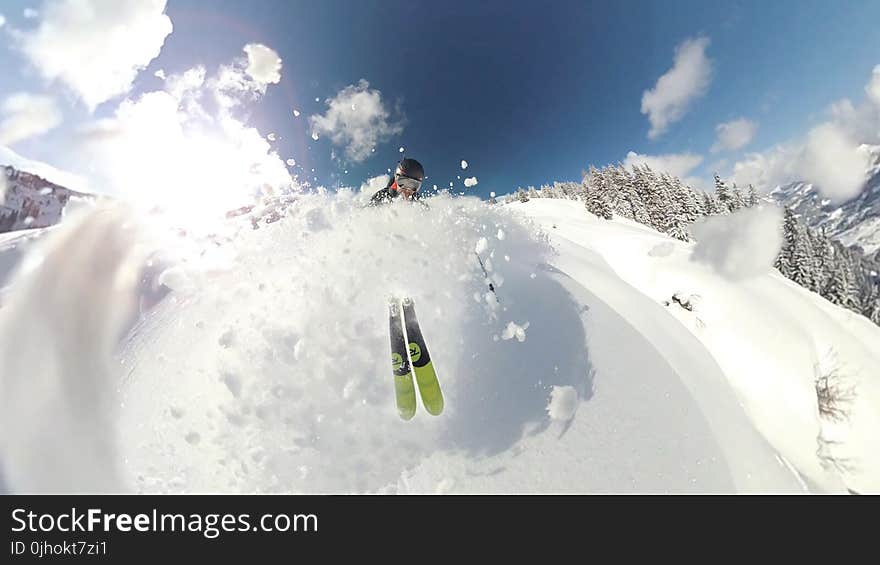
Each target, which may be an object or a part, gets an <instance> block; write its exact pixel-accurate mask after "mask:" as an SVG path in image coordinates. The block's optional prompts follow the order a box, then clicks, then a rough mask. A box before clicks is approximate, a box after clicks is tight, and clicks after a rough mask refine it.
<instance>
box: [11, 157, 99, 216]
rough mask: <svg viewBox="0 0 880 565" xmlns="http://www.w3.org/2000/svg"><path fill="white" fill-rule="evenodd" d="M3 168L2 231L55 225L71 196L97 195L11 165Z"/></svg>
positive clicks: (88, 197) (85, 197)
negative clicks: (85, 192)
mask: <svg viewBox="0 0 880 565" xmlns="http://www.w3.org/2000/svg"><path fill="white" fill-rule="evenodd" d="M2 169H3V171H2V174H3V176H4V180H5V189H6V190H5V197H4V198H0V232H7V231H13V230H20V229H27V228H45V227H48V226H52V225H55V224H57V223H58V222H59V221H61V217H62V215H63V214H64V208H65V207H66V206H67V204H68V202H70V199H71V198H83V199H91V198H93V197H92V196H91V195H87V194H84V193H81V192H76V191H73V190H70V189H68V188H65V187H63V186H60V185H57V184H54V183H51V182H49V181H47V180H45V179H43V178H41V177H39V176H37V175H34V174H31V173H27V172H24V171H20V170H18V169H15V168H13V167H11V166H8V165H7V166H3V167H2Z"/></svg>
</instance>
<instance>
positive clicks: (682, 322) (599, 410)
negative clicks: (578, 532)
mask: <svg viewBox="0 0 880 565" xmlns="http://www.w3.org/2000/svg"><path fill="white" fill-rule="evenodd" d="M428 203H429V205H430V210H427V211H426V210H422V209H421V207H415V206H409V205H407V204H406V203H404V202H397V203H394V204H392V205H389V206H387V207H384V208H379V209H370V208H364V207H363V204H364V201H363V196H362V195H358V194H355V193H352V192H345V191H343V192H341V193H339V194H312V195H302V196H301V197H300V198H299V199H298V200H297V201H296V203H295V205H291V206H289V207H288V208H286V209H285V210H284V212H283V214H280V215H279V217H278V218H277V219H276V220H274V221H273V222H271V223H269V224H265V225H263V226H261V229H256V230H255V229H251V226H250V225H249V221H248V220H245V221H244V222H243V223H244V225H245V227H246V229H242V230H239V231H235V232H234V234H233V235H230V237H229V238H228V240H224V242H221V243H219V244H218V243H212V244H211V245H208V246H205V247H204V248H203V249H200V250H198V252H197V253H193V254H192V255H191V256H189V257H185V258H183V260H181V261H179V262H178V263H177V264H175V265H173V266H170V267H169V268H167V269H166V270H165V271H164V272H162V273H161V274H160V275H159V279H160V280H162V281H164V282H165V283H166V284H167V286H168V287H169V288H171V289H172V290H171V292H170V294H169V295H168V296H166V297H165V298H164V299H163V300H161V301H160V302H158V303H157V304H156V305H155V307H154V308H152V309H151V310H149V311H148V312H146V314H145V315H144V316H143V317H142V319H141V320H140V322H139V323H138V324H137V325H136V326H135V327H134V328H133V329H132V330H131V331H128V332H126V333H125V334H124V337H123V338H122V339H121V341H120V338H119V335H120V329H121V328H123V327H124V319H125V315H124V312H125V311H127V310H129V309H130V307H131V304H132V303H134V302H135V301H136V300H137V297H138V294H139V293H140V292H141V291H140V290H139V289H140V287H139V285H138V280H139V275H140V273H142V272H143V266H144V264H145V262H146V260H145V258H144V256H143V254H142V252H143V247H144V245H143V243H144V241H143V239H139V238H143V237H144V236H143V235H138V234H137V233H135V232H134V231H133V230H132V227H131V218H130V217H126V216H125V215H124V214H121V213H119V212H117V211H115V210H113V209H103V208H96V209H94V210H91V211H88V212H86V211H83V213H82V215H80V216H78V217H76V218H69V219H66V220H65V221H64V222H63V223H62V224H61V225H60V226H57V227H56V228H53V229H52V230H51V231H50V232H48V233H46V234H45V237H42V238H40V239H39V240H38V241H36V242H31V243H29V244H27V245H28V247H27V251H26V252H25V253H24V254H22V253H21V249H22V247H21V246H20V244H19V246H18V247H17V248H16V250H15V251H14V253H16V254H18V255H17V258H12V257H13V256H12V253H13V251H11V250H10V248H9V247H8V246H4V245H2V244H0V263H2V262H3V261H7V262H16V264H18V265H20V266H21V267H22V268H21V270H19V271H18V272H17V274H16V275H15V276H14V277H13V278H12V279H11V280H9V281H8V282H7V284H6V287H7V291H6V297H7V299H6V300H5V301H4V302H3V304H2V307H0V387H2V394H0V399H2V400H0V401H2V407H0V419H2V424H0V430H2V431H0V461H2V469H3V472H2V473H0V474H2V476H3V477H5V482H6V486H7V488H8V489H9V490H15V491H19V490H24V491H41V492H42V491H68V490H101V491H108V490H110V491H117V490H127V491H137V492H154V491H161V492H391V493H395V492H396V493H412V492H431V493H433V492H437V493H457V492H461V493H477V492H514V493H525V492H554V493H560V492H773V493H777V492H843V493H845V492H847V491H848V490H850V491H855V492H880V412H878V411H877V406H878V405H880V379H878V374H877V372H876V367H877V366H878V365H880V327H877V326H875V325H873V324H871V323H870V322H869V321H868V320H867V319H866V318H864V317H863V316H860V315H857V314H854V313H852V312H849V311H847V310H845V309H843V308H841V307H838V306H835V305H833V304H831V303H830V302H828V301H827V300H825V299H823V298H821V297H820V296H819V295H817V294H815V293H812V292H809V291H807V290H805V289H804V288H802V287H800V286H798V285H797V284H795V283H793V282H791V281H789V280H788V279H786V278H784V277H782V276H781V275H780V274H779V273H777V272H775V271H773V270H772V269H771V268H770V266H769V265H767V268H766V269H765V270H763V271H760V272H754V273H751V274H750V276H748V277H746V278H742V279H738V280H732V279H731V278H730V277H729V276H727V275H725V274H723V273H719V272H717V270H716V268H715V267H713V265H712V264H711V261H710V262H709V263H707V262H706V259H705V251H704V250H699V249H698V246H699V245H701V243H702V242H701V243H694V242H688V241H681V240H677V239H673V238H671V237H669V236H667V235H664V234H661V233H658V232H657V231H654V230H652V229H650V228H648V227H646V226H644V225H641V224H638V223H636V222H634V221H631V220H628V219H625V218H614V219H612V220H604V219H599V218H597V217H596V216H594V215H592V214H590V213H588V212H587V211H586V210H585V207H584V204H583V202H578V201H573V200H562V199H559V200H556V199H532V200H530V201H528V202H525V203H521V202H513V203H510V204H507V205H487V204H485V203H483V202H481V201H479V200H477V199H476V198H471V197H463V198H452V197H449V196H446V195H443V196H438V197H434V198H430V199H428ZM731 217H733V216H731ZM237 220H238V219H237V218H233V219H231V220H230V222H232V223H235V222H236V221H237ZM707 239H708V238H707ZM218 241H220V240H218ZM724 249H727V252H732V253H733V262H734V263H736V262H737V261H742V260H743V258H742V257H740V256H737V254H736V248H735V247H731V248H724ZM31 256H35V257H39V258H40V260H39V261H28V258H29V257H31ZM477 256H479V257H480V258H481V260H482V262H483V264H484V266H485V268H486V271H487V273H488V281H487V279H486V277H485V276H484V274H483V272H482V270H481V268H480V264H479V262H478V261H477ZM746 259H748V260H751V258H746ZM770 261H772V257H771V258H770ZM487 282H492V284H493V286H494V288H495V290H496V291H497V293H498V298H499V300H498V301H495V299H494V295H493V294H492V293H491V292H489V290H488V288H487ZM0 284H2V283H0ZM59 288H63V289H64V291H63V292H58V289H59ZM392 293H394V294H397V295H410V296H412V297H413V298H414V300H415V304H416V308H417V309H418V311H419V319H420V321H421V325H422V330H423V332H424V336H425V339H426V340H427V344H428V346H429V347H430V351H431V357H432V359H433V361H434V364H435V366H436V368H437V371H438V374H439V378H440V383H441V386H442V387H443V392H444V395H445V397H446V409H445V411H444V412H443V414H441V415H440V416H437V417H434V416H430V415H428V414H427V413H426V412H425V411H424V409H423V408H422V407H421V406H420V407H419V409H418V412H417V415H416V416H415V418H414V419H413V420H411V421H408V422H405V421H403V420H401V419H400V418H399V417H398V415H397V410H396V407H395V402H394V395H393V381H392V374H391V366H390V365H391V364H390V363H389V349H388V348H389V341H388V314H387V297H388V295H389V294H392ZM70 383H77V385H76V386H77V390H78V392H80V393H81V394H76V395H71V394H69V393H68V391H69V390H70V386H71V385H70ZM36 397H38V398H40V403H39V404H36V403H34V402H33V398H36ZM10 430H14V432H10Z"/></svg>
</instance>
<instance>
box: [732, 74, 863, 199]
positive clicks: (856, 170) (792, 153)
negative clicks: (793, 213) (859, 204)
mask: <svg viewBox="0 0 880 565" xmlns="http://www.w3.org/2000/svg"><path fill="white" fill-rule="evenodd" d="M865 94H866V96H865V99H864V101H863V102H862V103H860V104H858V105H856V104H853V103H852V102H851V101H850V100H848V99H843V100H840V101H838V102H836V103H834V104H832V105H831V107H830V108H829V111H828V115H829V117H828V119H827V120H826V121H825V122H822V123H821V124H819V125H817V126H815V127H813V128H812V129H810V130H809V131H808V132H807V134H806V135H804V136H803V137H801V138H796V139H793V140H790V141H787V142H785V143H780V144H777V145H776V146H774V147H772V148H770V149H769V150H767V151H764V152H762V153H751V154H749V155H746V156H745V158H744V159H742V160H741V161H740V162H738V163H736V164H735V165H734V168H733V173H734V180H735V181H736V182H737V183H738V184H742V185H745V184H749V183H752V184H754V185H755V186H756V187H759V188H762V189H764V190H769V189H772V188H774V187H776V186H779V185H784V184H787V183H789V182H795V181H804V182H810V183H814V184H815V185H816V187H817V188H818V189H819V191H820V192H821V193H822V194H823V196H825V197H826V198H829V199H830V200H832V201H835V202H841V201H845V200H848V199H851V198H853V197H855V196H857V195H858V194H859V193H860V192H861V190H863V188H864V186H865V180H866V179H867V169H868V168H869V167H870V165H871V156H870V153H869V151H868V147H867V146H868V145H872V144H877V143H880V65H878V66H877V67H875V68H874V70H873V72H872V75H871V77H870V79H869V81H868V84H867V85H866V86H865Z"/></svg>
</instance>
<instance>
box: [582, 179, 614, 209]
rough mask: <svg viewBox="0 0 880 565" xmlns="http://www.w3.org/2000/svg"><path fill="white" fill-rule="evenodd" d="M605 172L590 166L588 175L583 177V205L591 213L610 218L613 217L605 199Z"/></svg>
mask: <svg viewBox="0 0 880 565" xmlns="http://www.w3.org/2000/svg"><path fill="white" fill-rule="evenodd" d="M606 184H607V183H606V179H605V173H604V172H603V171H600V170H598V169H596V168H595V167H593V166H590V174H589V176H586V177H584V180H583V185H584V188H585V191H586V192H585V195H584V206H585V207H586V208H587V211H588V212H590V213H591V214H593V215H595V216H597V217H599V218H603V219H605V220H610V219H612V218H613V214H612V213H611V208H610V206H608V203H607V201H606V200H605V185H606Z"/></svg>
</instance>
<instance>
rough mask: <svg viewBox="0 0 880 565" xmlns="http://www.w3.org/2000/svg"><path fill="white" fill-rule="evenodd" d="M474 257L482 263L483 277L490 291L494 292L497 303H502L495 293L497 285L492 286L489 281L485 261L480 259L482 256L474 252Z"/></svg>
mask: <svg viewBox="0 0 880 565" xmlns="http://www.w3.org/2000/svg"><path fill="white" fill-rule="evenodd" d="M474 255H476V256H477V261H479V262H480V268H481V269H483V276H485V277H486V282H487V283H489V290H491V291H492V294H494V295H495V301H496V302H501V301H500V300H499V299H498V293H497V292H495V285H493V284H492V281H491V280H489V273H487V272H486V267H485V265H483V260H482V259H481V258H480V254H479V253H477V252H476V251H474Z"/></svg>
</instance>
